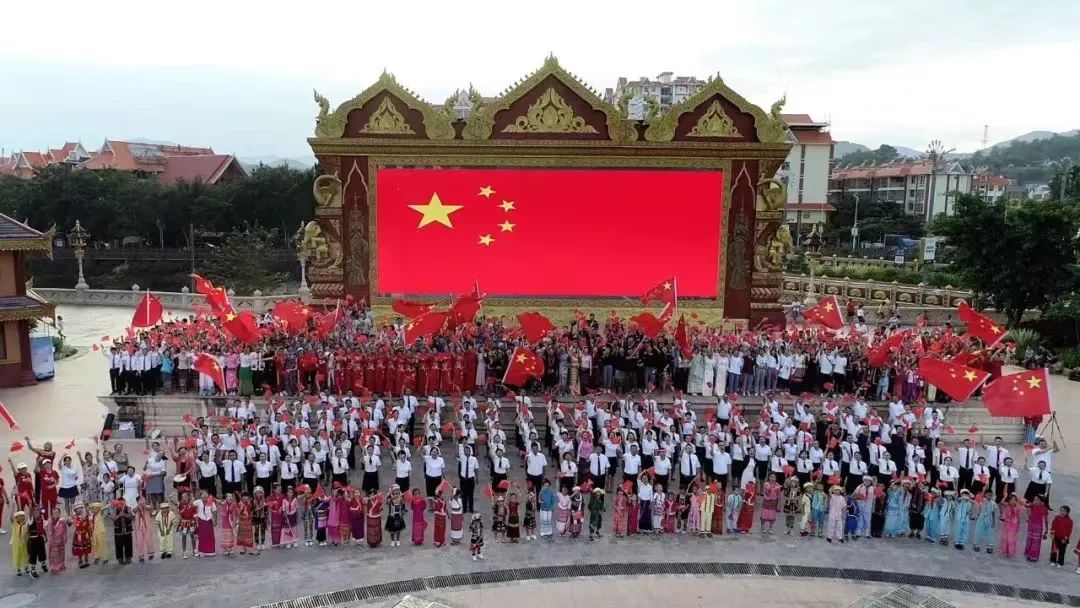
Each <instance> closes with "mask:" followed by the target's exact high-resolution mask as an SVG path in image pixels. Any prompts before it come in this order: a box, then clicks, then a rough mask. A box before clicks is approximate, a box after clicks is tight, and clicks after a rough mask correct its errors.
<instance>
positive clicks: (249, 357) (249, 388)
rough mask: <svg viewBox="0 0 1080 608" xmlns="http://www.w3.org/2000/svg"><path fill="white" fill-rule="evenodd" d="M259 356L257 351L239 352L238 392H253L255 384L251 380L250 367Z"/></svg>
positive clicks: (248, 393)
mask: <svg viewBox="0 0 1080 608" xmlns="http://www.w3.org/2000/svg"><path fill="white" fill-rule="evenodd" d="M258 358H260V355H259V353H256V352H252V353H250V354H249V353H240V394H241V395H252V394H254V393H255V386H254V385H253V384H252V381H251V367H252V364H253V363H254V362H255V360H256V359H258Z"/></svg>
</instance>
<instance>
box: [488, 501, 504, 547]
mask: <svg viewBox="0 0 1080 608" xmlns="http://www.w3.org/2000/svg"><path fill="white" fill-rule="evenodd" d="M506 513H507V510H506V497H505V496H503V495H502V494H496V495H495V500H494V501H493V502H492V503H491V534H492V536H494V537H495V540H496V541H497V542H500V543H504V542H506Z"/></svg>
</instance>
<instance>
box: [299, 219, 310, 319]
mask: <svg viewBox="0 0 1080 608" xmlns="http://www.w3.org/2000/svg"><path fill="white" fill-rule="evenodd" d="M295 239H296V259H298V260H300V289H299V294H300V299H302V300H307V298H308V297H310V296H311V288H310V287H308V283H307V261H308V258H310V257H311V252H310V251H309V250H308V248H307V244H306V243H305V242H304V222H303V221H301V222H300V229H299V230H297V231H296V236H295Z"/></svg>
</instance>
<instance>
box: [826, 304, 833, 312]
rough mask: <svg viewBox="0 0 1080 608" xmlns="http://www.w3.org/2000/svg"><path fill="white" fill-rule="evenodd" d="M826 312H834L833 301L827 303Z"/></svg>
mask: <svg viewBox="0 0 1080 608" xmlns="http://www.w3.org/2000/svg"><path fill="white" fill-rule="evenodd" d="M825 312H832V302H826V303H825Z"/></svg>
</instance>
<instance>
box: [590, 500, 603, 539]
mask: <svg viewBox="0 0 1080 608" xmlns="http://www.w3.org/2000/svg"><path fill="white" fill-rule="evenodd" d="M603 527H604V490H603V489H601V488H595V489H593V491H592V497H591V498H590V499H589V540H596V539H598V538H600V536H601V534H600V532H601V530H602V529H603Z"/></svg>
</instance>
